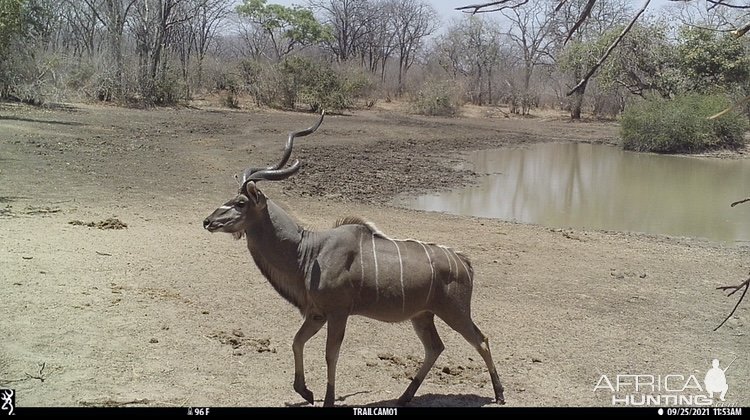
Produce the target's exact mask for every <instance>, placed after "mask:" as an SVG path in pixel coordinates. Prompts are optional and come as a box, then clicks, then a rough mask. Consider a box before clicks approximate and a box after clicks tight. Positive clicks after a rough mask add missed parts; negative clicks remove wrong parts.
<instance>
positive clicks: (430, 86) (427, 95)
mask: <svg viewBox="0 0 750 420" xmlns="http://www.w3.org/2000/svg"><path fill="white" fill-rule="evenodd" d="M458 90H459V89H458V87H457V86H456V84H455V83H454V82H450V81H439V82H435V81H428V82H425V83H424V85H422V88H421V89H420V90H419V92H417V94H416V95H415V96H414V97H413V99H412V105H413V106H414V110H415V111H416V112H417V113H418V114H422V115H441V116H453V115H456V113H457V112H458V109H459V108H460V107H461V101H460V99H459V98H460V93H459V92H458Z"/></svg>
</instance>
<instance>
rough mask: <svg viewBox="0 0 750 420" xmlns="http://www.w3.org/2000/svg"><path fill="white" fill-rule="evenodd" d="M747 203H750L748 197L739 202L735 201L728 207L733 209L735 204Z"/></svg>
mask: <svg viewBox="0 0 750 420" xmlns="http://www.w3.org/2000/svg"><path fill="white" fill-rule="evenodd" d="M748 201H750V197H748V198H743V199H742V200H739V201H735V202H734V203H732V204H731V205H730V206H729V207H734V206H736V205H737V204H742V203H747V202H748Z"/></svg>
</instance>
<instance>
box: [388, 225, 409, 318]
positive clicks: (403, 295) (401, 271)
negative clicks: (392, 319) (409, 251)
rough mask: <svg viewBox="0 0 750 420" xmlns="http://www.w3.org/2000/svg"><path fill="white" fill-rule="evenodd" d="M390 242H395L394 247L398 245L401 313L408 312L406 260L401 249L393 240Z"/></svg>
mask: <svg viewBox="0 0 750 420" xmlns="http://www.w3.org/2000/svg"><path fill="white" fill-rule="evenodd" d="M389 241H391V242H393V245H396V252H398V268H399V278H400V280H401V312H406V293H404V260H403V259H402V258H401V248H399V247H398V244H397V243H396V241H394V240H393V239H389Z"/></svg>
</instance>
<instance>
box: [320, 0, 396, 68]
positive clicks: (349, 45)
mask: <svg viewBox="0 0 750 420" xmlns="http://www.w3.org/2000/svg"><path fill="white" fill-rule="evenodd" d="M309 3H310V6H311V7H312V8H313V10H315V11H316V12H317V13H318V14H319V15H320V16H321V18H322V19H321V23H323V24H326V25H328V27H329V28H331V30H332V35H333V38H332V39H331V40H330V41H327V42H326V44H327V45H328V48H329V49H330V50H331V52H332V53H333V55H334V56H335V57H336V59H337V60H338V61H346V60H348V59H350V58H352V57H356V55H357V53H358V52H359V51H360V49H361V46H362V41H363V39H364V38H365V37H366V36H367V35H368V32H369V31H370V30H372V27H373V25H372V22H373V21H375V20H377V19H379V18H382V17H381V16H378V14H377V10H378V8H377V7H375V6H376V5H375V4H373V3H374V2H372V1H370V0H310V2H309Z"/></svg>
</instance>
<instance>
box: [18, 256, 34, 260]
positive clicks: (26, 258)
mask: <svg viewBox="0 0 750 420" xmlns="http://www.w3.org/2000/svg"><path fill="white" fill-rule="evenodd" d="M21 258H23V259H24V260H30V259H32V258H34V257H32V256H30V255H23V256H21Z"/></svg>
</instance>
